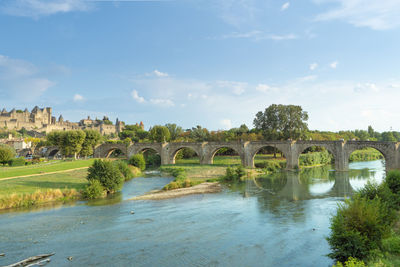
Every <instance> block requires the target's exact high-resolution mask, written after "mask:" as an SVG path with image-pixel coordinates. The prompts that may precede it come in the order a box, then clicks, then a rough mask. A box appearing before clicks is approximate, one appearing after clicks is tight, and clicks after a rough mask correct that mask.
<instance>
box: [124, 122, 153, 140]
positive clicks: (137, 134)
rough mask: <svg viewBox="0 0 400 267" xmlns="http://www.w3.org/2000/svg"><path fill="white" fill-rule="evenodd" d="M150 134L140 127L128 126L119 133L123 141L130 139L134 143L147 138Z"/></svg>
mask: <svg viewBox="0 0 400 267" xmlns="http://www.w3.org/2000/svg"><path fill="white" fill-rule="evenodd" d="M148 134H149V133H148V132H147V131H145V130H143V129H142V128H141V127H140V126H138V125H126V126H125V128H124V130H123V131H122V132H120V133H119V137H120V139H121V140H124V139H126V138H130V139H131V140H132V141H134V142H139V140H143V139H145V138H147V136H148Z"/></svg>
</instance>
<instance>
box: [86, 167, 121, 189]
mask: <svg viewBox="0 0 400 267" xmlns="http://www.w3.org/2000/svg"><path fill="white" fill-rule="evenodd" d="M86 179H87V180H88V181H89V182H91V181H94V180H98V181H99V182H100V184H101V185H102V186H103V187H104V189H105V190H106V191H107V193H114V192H116V191H118V190H121V189H122V185H123V182H124V177H123V176H122V175H121V172H120V171H119V169H118V167H117V166H115V164H113V163H112V162H111V161H106V160H100V159H99V160H95V161H94V162H93V165H92V166H90V167H89V169H88V176H87V177H86Z"/></svg>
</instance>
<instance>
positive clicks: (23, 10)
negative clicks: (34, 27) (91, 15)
mask: <svg viewBox="0 0 400 267" xmlns="http://www.w3.org/2000/svg"><path fill="white" fill-rule="evenodd" d="M90 8H91V5H90V3H89V1H84V0H51V1H48V0H12V1H5V2H3V3H2V4H0V10H1V11H2V12H3V13H6V14H9V15H14V16H21V17H33V18H39V17H41V16H49V15H53V14H57V13H68V12H73V11H87V10H89V9H90Z"/></svg>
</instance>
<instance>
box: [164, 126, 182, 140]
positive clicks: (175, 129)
mask: <svg viewBox="0 0 400 267" xmlns="http://www.w3.org/2000/svg"><path fill="white" fill-rule="evenodd" d="M165 127H167V128H168V131H169V133H170V134H171V138H170V140H171V141H173V140H176V139H178V137H179V136H180V135H181V134H182V133H183V130H182V127H180V126H177V125H176V124H175V123H167V124H165Z"/></svg>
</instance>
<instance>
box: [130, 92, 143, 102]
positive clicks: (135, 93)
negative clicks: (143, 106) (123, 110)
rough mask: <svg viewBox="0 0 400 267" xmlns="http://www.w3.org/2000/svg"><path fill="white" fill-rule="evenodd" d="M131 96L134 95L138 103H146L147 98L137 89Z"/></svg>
mask: <svg viewBox="0 0 400 267" xmlns="http://www.w3.org/2000/svg"><path fill="white" fill-rule="evenodd" d="M131 96H132V98H133V99H134V100H136V102H138V103H144V102H146V100H145V99H144V98H143V97H141V96H139V93H138V92H137V91H136V90H133V91H132V92H131Z"/></svg>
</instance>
